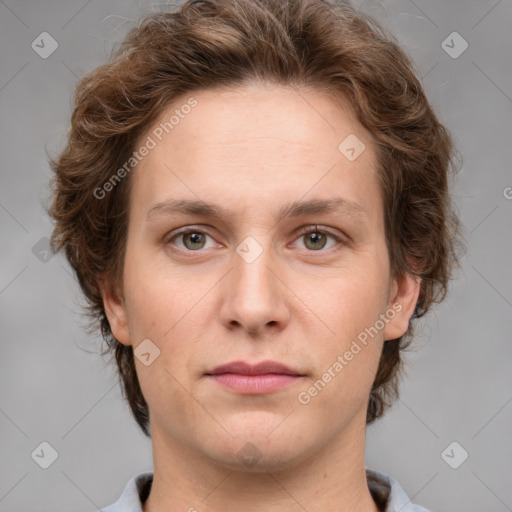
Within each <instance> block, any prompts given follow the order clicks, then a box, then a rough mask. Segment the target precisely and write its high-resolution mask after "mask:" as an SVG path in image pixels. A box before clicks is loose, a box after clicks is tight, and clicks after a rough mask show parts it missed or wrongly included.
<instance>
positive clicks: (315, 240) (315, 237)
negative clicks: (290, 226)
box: [309, 233, 323, 245]
mask: <svg viewBox="0 0 512 512" xmlns="http://www.w3.org/2000/svg"><path fill="white" fill-rule="evenodd" d="M322 236H323V235H322V234H319V233H311V234H310V235H309V239H310V241H311V242H312V243H313V245H314V244H318V243H319V242H320V240H321V238H322Z"/></svg>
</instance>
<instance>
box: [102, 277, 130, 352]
mask: <svg viewBox="0 0 512 512" xmlns="http://www.w3.org/2000/svg"><path fill="white" fill-rule="evenodd" d="M100 289H101V297H102V299H103V307H104V308H105V313H106V315H107V318H108V321H109V323H110V329H111V330H112V334H113V335H114V337H115V338H116V340H117V341H119V342H120V343H122V344H123V345H131V344H132V342H131V339H130V334H129V332H128V321H127V312H126V305H125V302H124V300H123V299H122V297H121V295H120V294H119V292H118V291H117V290H116V289H115V288H114V287H113V286H112V284H111V282H110V280H108V279H102V280H101V281H100Z"/></svg>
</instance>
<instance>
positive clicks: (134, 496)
mask: <svg viewBox="0 0 512 512" xmlns="http://www.w3.org/2000/svg"><path fill="white" fill-rule="evenodd" d="M152 482H153V472H144V473H139V474H137V475H135V476H133V477H132V478H130V480H129V481H128V483H127V484H126V486H125V488H124V490H123V492H122V493H121V496H120V497H119V499H118V500H117V501H116V502H115V503H112V505H109V506H108V507H103V508H102V509H101V510H102V512H143V511H142V504H143V503H144V501H145V500H146V498H147V497H148V495H149V491H150V489H151V484H152Z"/></svg>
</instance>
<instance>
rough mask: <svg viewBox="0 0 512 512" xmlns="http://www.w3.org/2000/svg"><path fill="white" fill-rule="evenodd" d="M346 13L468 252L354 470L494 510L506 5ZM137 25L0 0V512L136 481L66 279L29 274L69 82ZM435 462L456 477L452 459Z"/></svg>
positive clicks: (511, 410) (137, 437)
mask: <svg viewBox="0 0 512 512" xmlns="http://www.w3.org/2000/svg"><path fill="white" fill-rule="evenodd" d="M354 5H356V6H359V7H361V8H362V9H363V10H364V11H366V12H368V13H370V14H372V15H373V16H375V17H376V18H377V19H379V20H381V21H382V22H383V23H384V25H385V26H386V27H388V28H390V29H391V30H392V31H393V32H394V33H395V34H396V36H397V38H398V39H399V41H400V43H401V44H402V46H403V47H404V48H405V49H406V51H407V52H408V53H409V55H411V56H412V58H413V59H414V61H415V63H416V65H417V68H418V70H419V73H420V74H421V76H422V82H423V85H424V87H425V89H426V92H427V94H428V96H429V98H430V100H431V102H432V104H433V106H434V108H435V109H436V111H437V112H438V114H439V116H440V118H441V120H442V121H443V122H444V123H445V124H446V125H447V127H448V129H449V130H450V131H451V133H452V134H453V135H454V137H455V141H456V144H457V145H458V148H459V150H460V151H461V153H462V154H463V158H464V162H463V166H462V170H461V172H460V173H459V175H458V177H457V180H456V183H455V186H454V188H453V193H454V195H455V200H456V204H457V206H458V209H459V212H460V214H461V216H462V220H463V223H464V225H465V229H466V240H467V244H468V251H467V253H466V255H465V256H464V258H463V261H462V263H463V268H462V270H461V271H460V272H459V273H458V277H457V279H456V280H455V281H454V283H453V286H452V289H451V293H450V296H449V298H448V299H447V300H446V302H445V303H443V304H442V305H441V306H440V307H438V308H436V310H435V312H433V313H432V314H431V315H430V317H429V318H428V319H425V320H424V321H422V322H421V327H418V334H421V335H420V336H418V338H417V339H416V342H415V344H414V345H413V347H414V349H413V350H412V351H411V352H410V353H409V355H408V356H407V374H406V376H405V378H404V380H403V381H402V384H401V398H400V400H399V401H398V402H397V403H396V404H395V406H394V407H393V409H392V410H391V411H390V412H388V414H387V415H386V416H385V417H384V419H382V420H381V421H379V422H378V423H376V424H375V425H373V426H370V427H369V428H368V435H367V466H369V467H372V468H375V469H378V470H380V471H383V472H385V473H387V474H390V475H392V476H394V477H395V478H397V479H398V481H399V482H400V483H401V485H402V486H403V487H404V489H405V491H406V492H407V494H408V495H409V497H410V498H411V500H412V501H413V502H415V503H419V504H421V505H423V506H425V507H428V508H430V509H432V510H436V511H454V510H465V511H466V512H477V511H478V512H480V511H482V510H486V511H487V512H505V511H507V510H509V511H512V485H511V484H512V476H511V475H512V436H511V434H512V429H511V427H512V403H511V402H512V372H511V371H510V366H511V365H510V362H511V356H512V343H511V342H510V341H511V332H512V272H511V270H510V261H511V257H510V255H511V246H512V242H511V234H512V232H511V225H512V223H511V221H512V199H511V197H512V189H511V188H508V187H512V171H511V163H512V138H511V132H512V130H511V125H512V73H511V64H510V62H511V61H510V55H512V37H511V31H510V26H511V22H512V3H511V2H510V0H500V1H496V0H485V1H483V0H479V1H477V0H472V1H468V0H464V1H462V0H457V1H455V0H451V1H442V0H430V1H427V0H415V1H411V0H386V1H382V2H376V1H355V2H354ZM151 9H152V5H151V3H150V2H149V1H147V2H140V1H139V2H136V1H133V2H129V1H125V2H122V1H114V0H108V1H102V2H100V1H99V0H95V1H91V0H89V1H78V0H73V1H67V2H63V1H62V2H57V1H38V2H36V1H23V0H22V1H17V2H15V1H13V0H9V1H8V0H5V1H3V2H0V48H1V71H0V73H1V74H0V109H1V114H2V115H1V118H0V123H1V124H0V130H1V131H0V146H1V184H2V186H1V188H0V222H1V235H0V241H1V257H2V266H1V269H2V271H1V275H0V303H1V320H0V321H1V324H0V325H1V349H2V357H1V359H0V365H1V368H0V379H1V380H0V429H1V439H0V461H1V462H0V475H1V476H0V510H1V511H2V512H7V511H8V512H22V511H23V512H27V511H39V512H50V511H51V512H56V511H64V510H66V511H68V512H73V511H81V512H83V511H94V510H97V509H98V508H100V507H101V506H106V505H108V504H110V503H112V502H114V501H115V500H116V499H117V498H118V497H119V495H120V493H121V491H122V490H123V488H124V486H125V484H126V482H127V481H128V479H129V478H130V477H131V476H133V475H134V474H136V473H139V472H142V471H145V470H150V469H151V468H152V456H151V444H150V440H149V439H147V438H145V437H144V436H143V434H142V433H141V432H139V429H138V427H137V425H136V423H135V421H134V420H133V419H132V418H131V415H130V414H129V410H128V407H127V405H125V404H124V402H123V400H122V398H121V395H120V388H119V386H118V384H117V380H116V377H115V374H114V371H113V369H110V368H109V367H108V364H107V359H105V360H102V359H101V357H100V356H99V355H97V352H98V350H99V348H100V342H99V337H98V336H96V337H94V336H88V335H87V333H86V332H85V331H84V330H83V329H82V328H81V326H80V322H81V318H80V316H79V313H80V303H81V300H82V299H81V297H80V291H79V288H78V285H77V283H76V281H75V280H74V277H73V275H72V274H71V271H70V268H69V266H68V265H67V263H66V262H65V260H64V257H63V255H60V254H58V255H55V256H53V257H52V255H51V253H49V254H47V255H46V257H47V259H48V261H46V262H45V261H44V256H45V255H44V252H42V251H43V250H44V247H43V246H44V243H45V242H44V237H48V236H49V233H50V230H51V224H50V221H49V220H48V219H47V218H46V216H45V213H44V210H43V207H42V205H41V202H42V201H46V200H47V197H48V193H49V190H48V179H49V178H50V170H49V166H48V163H47V158H46V153H45V150H48V151H49V153H50V154H52V155H55V154H56V153H57V152H58V151H59V150H61V149H62V148H63V146H64V143H65V140H66V133H67V130H68V128H69V116H70V113H71V110H70V105H71V98H72V94H73V89H74V84H75V83H76V81H77V79H78V78H79V77H80V76H82V75H83V74H84V73H86V72H88V71H90V70H92V69H93V68H94V67H96V66H98V65H100V64H102V63H103V62H105V61H106V59H107V57H108V55H109V52H110V50H111V49H112V45H113V43H114V42H115V41H120V40H121V38H122V36H123V34H124V33H125V32H126V30H127V29H128V28H129V27H130V26H132V25H133V24H134V23H135V22H136V21H137V20H138V19H139V18H140V17H141V16H142V15H143V14H144V13H147V12H148V11H150V10H151ZM44 31H46V32H48V33H50V34H51V36H52V37H53V38H54V39H55V40H56V41H57V42H58V48H57V50H56V51H55V52H54V53H53V54H52V55H51V56H50V57H48V58H47V59H43V58H41V57H40V56H39V55H38V54H37V53H36V52H35V51H34V50H33V49H32V48H31V43H32V41H34V40H35V39H36V37H37V36H38V35H39V34H40V33H42V32H44ZM453 31H456V32H458V33H459V34H460V35H461V36H462V37H463V38H464V39H465V40H466V41H467V42H468V44H469V47H468V49H467V50H466V51H465V52H464V53H462V55H460V56H459V57H458V58H452V57H451V56H449V55H448V54H447V53H446V52H445V50H444V49H443V48H442V46H441V43H442V42H443V41H444V40H445V39H446V38H447V36H448V35H449V34H451V33H452V32H453ZM459 42H460V41H459ZM459 42H456V43H454V45H455V49H457V48H460V46H457V45H459ZM47 48H48V46H47ZM41 239H43V241H41ZM34 246H35V249H34ZM41 258H42V259H41ZM43 441H46V442H48V443H50V444H51V445H52V446H53V447H54V448H55V449H56V450H57V452H58V458H57V460H56V461H55V462H54V463H53V464H52V465H51V466H50V467H49V468H48V469H46V470H45V469H42V468H41V467H39V465H37V464H36V463H35V462H34V460H33V459H32V458H31V453H32V452H33V451H34V450H35V449H36V448H37V447H38V446H39V444H40V443H41V442H43ZM453 441H456V442H457V443H459V445H460V446H462V447H463V448H464V449H465V450H466V451H467V452H468V453H469V457H468V459H467V460H466V461H465V462H464V463H463V464H462V465H460V467H458V469H452V468H451V467H450V466H449V465H448V464H447V463H446V462H445V460H443V457H442V455H441V454H442V453H443V451H444V450H445V448H446V447H447V446H448V445H449V444H450V443H452V442H453ZM448 453H449V454H450V456H451V459H452V460H455V461H456V460H457V459H458V458H459V457H460V455H461V453H462V452H461V449H460V448H458V447H456V449H455V450H454V451H453V452H450V451H448Z"/></svg>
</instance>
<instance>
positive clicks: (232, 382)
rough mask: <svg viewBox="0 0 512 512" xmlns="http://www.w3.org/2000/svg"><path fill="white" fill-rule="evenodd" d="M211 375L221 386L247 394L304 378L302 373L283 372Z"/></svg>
mask: <svg viewBox="0 0 512 512" xmlns="http://www.w3.org/2000/svg"><path fill="white" fill-rule="evenodd" d="M209 377H210V378H212V379H213V380H215V382H217V383H218V384H220V385H221V386H224V387H227V388H230V389H233V390H235V391H238V392H239V393H242V394H245V395H259V394H263V393H270V392H272V391H278V390H279V389H283V388H285V387H287V386H289V385H291V384H293V383H295V382H298V381H299V380H301V379H302V377H301V376H300V375H286V374H282V373H267V374H264V375H243V374H239V373H221V374H218V375H209Z"/></svg>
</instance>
